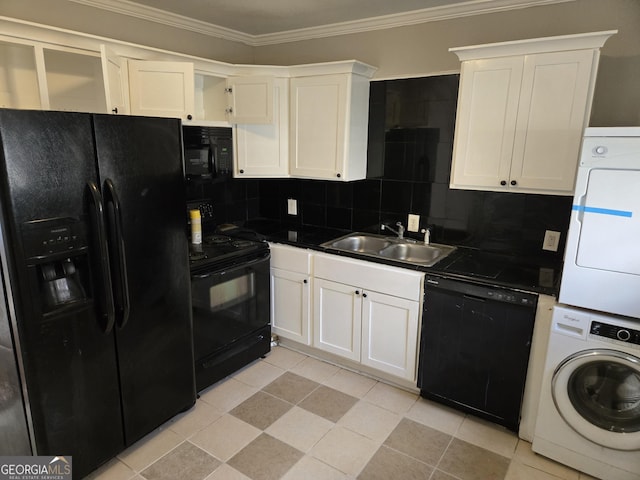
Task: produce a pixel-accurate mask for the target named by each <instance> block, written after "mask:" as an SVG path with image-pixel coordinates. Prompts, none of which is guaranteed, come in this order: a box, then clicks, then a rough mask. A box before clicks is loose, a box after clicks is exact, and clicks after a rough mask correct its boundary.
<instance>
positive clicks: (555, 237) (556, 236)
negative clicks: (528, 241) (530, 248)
mask: <svg viewBox="0 0 640 480" xmlns="http://www.w3.org/2000/svg"><path fill="white" fill-rule="evenodd" d="M559 244H560V232H556V231H554V230H547V231H546V232H545V233H544V241H543V242H542V249H543V250H548V251H550V252H557V251H558V245H559Z"/></svg>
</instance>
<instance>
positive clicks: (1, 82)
mask: <svg viewBox="0 0 640 480" xmlns="http://www.w3.org/2000/svg"><path fill="white" fill-rule="evenodd" d="M41 105H42V103H41V99H40V89H39V86H38V73H37V71H36V55H35V49H34V47H33V46H32V45H21V44H15V43H5V42H2V41H0V107H2V108H24V109H37V108H41Z"/></svg>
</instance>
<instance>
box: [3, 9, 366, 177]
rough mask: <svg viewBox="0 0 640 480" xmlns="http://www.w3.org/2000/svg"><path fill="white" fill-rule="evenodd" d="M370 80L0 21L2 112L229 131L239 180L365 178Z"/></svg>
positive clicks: (357, 70) (352, 69) (349, 68)
mask: <svg viewBox="0 0 640 480" xmlns="http://www.w3.org/2000/svg"><path fill="white" fill-rule="evenodd" d="M374 72H375V68H374V67H371V66H370V65H366V64H364V63H361V62H357V61H354V60H345V61H337V62H325V63H317V64H307V65H293V66H263V65H234V64H229V63H224V62H218V61H215V60H209V59H205V58H198V57H193V56H189V55H183V54H179V53H175V52H169V51H163V50H158V49H153V48H149V47H145V46H143V45H134V44H130V43H125V42H119V41H117V40H112V39H107V38H100V37H95V36H91V35H86V34H83V33H79V32H73V31H68V30H62V29H53V28H51V27H48V26H46V25H37V24H33V23H28V22H23V21H20V20H17V19H9V18H0V105H2V106H5V107H12V108H34V109H55V110H72V111H81V112H93V113H114V114H116V113H119V114H131V115H144V116H157V117H172V118H180V119H182V121H183V123H184V124H185V125H189V124H193V125H202V126H231V125H232V126H233V127H234V131H235V137H236V159H235V162H234V175H235V176H238V177H245V178H249V177H288V176H295V177H299V178H317V179H331V180H342V181H349V180H359V179H363V178H365V177H366V169H367V133H368V120H369V118H368V115H369V80H370V78H371V77H372V76H373V74H374Z"/></svg>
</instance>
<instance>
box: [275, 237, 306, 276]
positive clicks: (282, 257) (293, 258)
mask: <svg viewBox="0 0 640 480" xmlns="http://www.w3.org/2000/svg"><path fill="white" fill-rule="evenodd" d="M269 248H270V249H271V267H273V268H280V269H282V270H289V271H290V272H298V273H306V274H308V273H311V252H310V251H309V250H306V249H304V248H296V247H290V246H289V245H281V244H278V243H270V244H269Z"/></svg>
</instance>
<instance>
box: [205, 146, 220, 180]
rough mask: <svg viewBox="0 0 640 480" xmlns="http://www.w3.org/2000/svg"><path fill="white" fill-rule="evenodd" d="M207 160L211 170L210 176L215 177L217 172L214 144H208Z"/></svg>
mask: <svg viewBox="0 0 640 480" xmlns="http://www.w3.org/2000/svg"><path fill="white" fill-rule="evenodd" d="M207 161H208V162H209V171H210V172H211V176H212V177H217V176H218V173H217V172H216V163H217V162H216V152H215V145H212V144H211V143H210V144H209V158H208V159H207Z"/></svg>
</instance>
